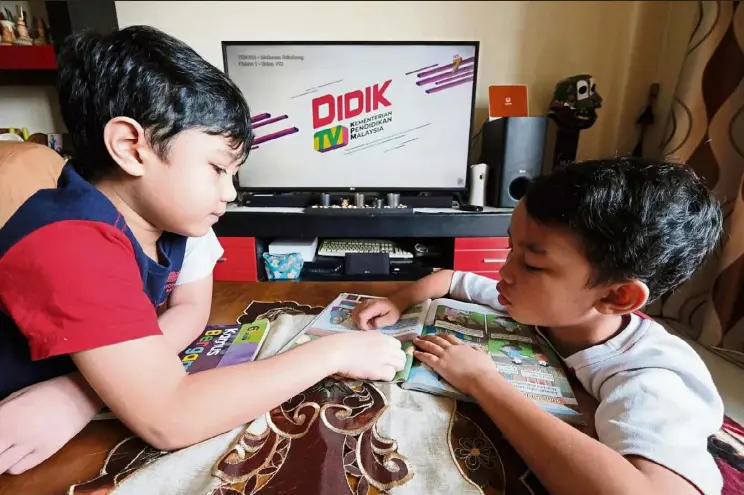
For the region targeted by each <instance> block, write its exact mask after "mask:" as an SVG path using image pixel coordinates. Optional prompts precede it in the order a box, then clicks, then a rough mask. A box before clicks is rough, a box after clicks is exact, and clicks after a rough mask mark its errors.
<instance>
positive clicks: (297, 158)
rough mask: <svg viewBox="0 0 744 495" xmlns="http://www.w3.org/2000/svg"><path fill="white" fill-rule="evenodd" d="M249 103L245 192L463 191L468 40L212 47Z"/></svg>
mask: <svg viewBox="0 0 744 495" xmlns="http://www.w3.org/2000/svg"><path fill="white" fill-rule="evenodd" d="M223 52H224V60H225V71H226V72H227V74H228V75H229V77H230V78H231V79H232V80H233V81H234V82H235V84H236V85H237V86H238V87H239V88H240V90H241V91H242V92H243V94H244V95H245V98H246V100H247V101H248V105H249V106H250V108H251V115H252V120H253V125H254V128H255V135H256V138H255V141H254V144H253V147H252V150H251V152H250V155H249V157H248V160H247V161H246V163H245V165H243V166H242V167H241V169H240V172H239V174H238V179H239V183H240V186H241V187H242V188H246V189H249V190H257V191H260V190H288V189H289V190H348V189H360V190H410V189H416V190H438V189H449V190H459V189H463V188H464V187H465V180H466V175H467V161H468V149H469V144H470V135H471V125H472V120H473V105H474V93H475V84H476V74H477V67H478V43H477V42H447V43H420V44H415V43H357V42H354V43H346V42H344V43H340V42H338V43H333V42H312V43H310V42H307V43H244V42H223Z"/></svg>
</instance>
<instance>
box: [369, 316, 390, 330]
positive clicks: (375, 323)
mask: <svg viewBox="0 0 744 495" xmlns="http://www.w3.org/2000/svg"><path fill="white" fill-rule="evenodd" d="M370 323H371V327H372V328H384V327H386V326H389V325H392V324H393V323H395V319H394V318H393V317H392V316H391V315H390V313H385V314H383V315H379V316H376V317H374V318H372V320H370Z"/></svg>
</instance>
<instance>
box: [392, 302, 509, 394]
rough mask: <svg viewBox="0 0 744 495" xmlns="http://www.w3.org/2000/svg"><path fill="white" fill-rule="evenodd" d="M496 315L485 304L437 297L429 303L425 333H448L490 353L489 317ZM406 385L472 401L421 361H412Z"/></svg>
mask: <svg viewBox="0 0 744 495" xmlns="http://www.w3.org/2000/svg"><path fill="white" fill-rule="evenodd" d="M495 315H501V313H499V312H498V311H496V310H494V309H492V308H488V307H486V306H481V305H478V304H472V303H466V302H461V301H455V300H453V299H435V300H433V301H432V302H431V305H430V306H429V311H428V313H427V316H426V321H425V325H424V329H423V331H422V335H429V334H440V333H448V334H451V335H454V336H455V337H457V338H459V339H460V340H462V341H463V342H465V343H466V344H468V345H471V346H473V347H476V348H478V349H480V350H482V351H483V352H488V333H487V326H486V319H487V317H490V316H495ZM403 388H405V389H410V390H420V391H423V392H429V393H432V394H436V395H443V396H446V397H452V398H455V399H459V400H465V401H472V399H471V398H470V397H467V396H466V395H464V394H462V393H461V392H460V391H459V390H457V389H456V388H454V387H453V386H452V385H450V384H449V383H447V381H446V380H444V379H443V378H442V377H441V376H439V374H437V372H435V371H434V370H433V369H431V368H430V367H429V366H428V365H426V364H424V363H422V362H420V361H416V362H414V363H413V365H412V367H411V371H410V373H409V376H408V380H407V382H406V383H405V384H404V385H403Z"/></svg>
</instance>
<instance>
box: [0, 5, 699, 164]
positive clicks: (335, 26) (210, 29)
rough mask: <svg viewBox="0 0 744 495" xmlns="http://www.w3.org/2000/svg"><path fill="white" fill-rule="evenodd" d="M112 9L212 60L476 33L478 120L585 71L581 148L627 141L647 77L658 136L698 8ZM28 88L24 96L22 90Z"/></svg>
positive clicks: (620, 146)
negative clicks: (254, 51) (522, 91)
mask: <svg viewBox="0 0 744 495" xmlns="http://www.w3.org/2000/svg"><path fill="white" fill-rule="evenodd" d="M116 9H117V15H118V18H119V25H120V26H121V27H125V26H129V25H133V24H149V25H152V26H155V27H158V28H160V29H163V30H164V31H166V32H168V33H170V34H172V35H174V36H176V37H178V38H180V39H182V40H184V41H185V42H187V43H188V44H189V45H191V46H192V47H193V48H194V49H195V50H196V51H197V52H199V53H200V54H201V55H202V56H204V57H205V58H206V59H207V60H208V61H210V62H211V63H213V64H214V65H216V66H217V67H219V68H222V67H223V65H222V49H221V44H220V41H221V40H417V39H425V40H447V39H475V40H480V42H481V59H480V64H481V65H480V72H479V78H478V89H477V99H476V107H477V112H476V117H475V118H476V121H477V122H478V123H480V122H482V121H483V120H485V118H486V116H487V111H486V108H487V91H488V86H489V85H491V84H527V85H528V86H529V91H530V112H531V113H532V114H535V115H539V114H543V113H544V112H545V111H546V109H547V106H548V103H549V99H550V95H551V93H552V89H553V86H554V84H555V83H556V82H557V81H558V80H560V79H562V78H563V77H566V76H570V75H573V74H578V73H590V74H592V75H593V76H594V77H595V79H596V80H597V86H598V90H599V92H600V94H601V95H602V96H603V97H604V99H605V104H604V108H602V109H601V110H600V117H599V120H598V121H597V123H596V124H595V126H594V127H593V128H591V129H589V130H588V131H586V132H585V133H584V134H583V136H582V139H581V143H580V147H579V156H580V157H581V158H589V157H595V156H602V155H609V154H614V153H618V152H619V153H626V152H629V151H630V150H631V149H632V148H633V146H634V144H635V141H634V140H635V136H636V133H637V130H636V127H635V125H634V121H635V119H636V118H637V116H638V114H640V112H641V111H642V110H643V106H644V104H645V101H646V94H647V92H648V87H649V85H650V84H651V83H652V82H659V83H661V96H660V101H659V107H658V112H657V113H658V115H659V118H658V119H657V122H658V124H657V126H656V128H655V129H654V130H653V132H652V135H651V136H650V139H649V145H651V146H654V145H655V144H656V143H657V142H658V141H659V140H660V136H661V132H662V130H663V126H664V122H665V119H664V118H662V116H663V115H665V114H666V112H667V111H668V108H669V105H670V103H671V97H672V94H673V92H674V85H675V84H676V79H677V76H678V74H679V69H680V67H681V63H682V59H683V56H684V50H685V45H686V37H687V36H689V33H690V32H691V30H692V25H693V22H694V17H695V13H696V11H697V7H696V5H695V3H694V2H602V1H579V2H529V1H527V2H485V1H484V2H395V3H392V2H352V1H345V2H308V3H300V2H221V1H209V2H183V1H182V2H154V1H151V2H147V3H144V2H137V1H118V2H116ZM667 40H668V41H669V42H667ZM679 40H682V42H678V41H679ZM15 96H17V95H13V97H15ZM36 98H37V95H35V94H28V95H27V96H25V97H24V98H22V100H24V101H26V100H35V99H36ZM7 99H8V96H7V90H4V89H2V88H0V108H2V109H3V111H0V126H2V125H3V123H4V122H5V121H6V119H7V120H11V119H10V118H9V117H8V116H7V114H6V111H5V106H6V101H7ZM45 104H46V105H47V106H48V107H49V110H48V111H47V112H46V115H49V116H50V118H51V119H52V120H47V121H46V122H42V123H40V124H39V125H40V126H42V127H43V126H48V127H54V126H55V125H57V124H55V123H54V122H53V116H54V113H55V112H54V110H53V108H54V105H56V102H54V103H53V104H50V103H49V102H48V101H47V102H45ZM34 106H40V104H39V103H34ZM14 113H15V112H11V114H14ZM11 116H13V115H11ZM15 120H18V119H15ZM42 124H43V125H42ZM15 125H18V124H15ZM38 130H42V129H38Z"/></svg>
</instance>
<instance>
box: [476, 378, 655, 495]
mask: <svg viewBox="0 0 744 495" xmlns="http://www.w3.org/2000/svg"><path fill="white" fill-rule="evenodd" d="M492 373H498V372H497V371H496V370H495V369H494V370H493V371H492ZM494 383H499V380H495V379H489V377H488V376H483V377H481V379H479V380H478V381H477V383H476V384H475V386H474V387H473V390H472V395H473V397H474V398H475V399H476V400H477V401H478V403H479V404H480V406H481V407H482V408H483V410H484V411H485V412H486V414H488V416H489V417H490V418H491V420H492V421H493V422H494V423H495V424H496V425H497V426H498V427H499V429H500V430H501V431H502V433H503V434H504V436H505V437H506V438H507V439H508V441H509V443H510V444H511V445H512V446H513V447H514V448H515V449H516V450H517V452H518V453H519V455H520V456H521V457H522V459H524V461H525V462H526V463H527V465H528V466H529V467H530V469H531V470H532V471H533V472H534V473H535V475H536V476H537V477H538V478H539V479H540V481H541V482H542V483H543V485H545V488H546V489H547V490H548V491H549V492H550V493H552V494H554V495H569V494H570V495H584V494H585V495H598V494H613V495H616V494H650V493H656V492H655V491H654V489H653V487H652V486H651V483H650V482H649V480H648V478H647V477H646V476H645V475H644V474H643V473H641V472H640V471H639V470H638V469H637V468H636V467H635V466H633V465H632V464H631V463H630V462H629V461H628V460H626V459H625V458H624V457H623V456H621V455H620V454H618V453H617V452H615V451H613V450H612V449H610V448H609V447H607V446H606V445H603V444H602V443H600V442H598V441H597V440H594V439H593V438H591V437H589V436H587V435H585V434H584V433H582V432H580V431H578V430H576V429H575V428H573V427H572V426H570V425H568V424H566V423H564V422H563V421H561V420H559V419H557V418H555V417H554V416H552V415H550V414H549V413H547V412H545V411H543V410H542V409H541V408H540V407H539V406H537V405H536V404H534V403H533V402H532V401H531V400H529V399H528V398H526V397H524V396H523V395H522V394H521V393H520V392H519V391H518V390H516V389H515V388H513V387H511V386H509V385H508V384H503V385H500V386H497V388H498V390H495V389H494V388H493V384H494ZM502 383H503V382H502Z"/></svg>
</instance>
